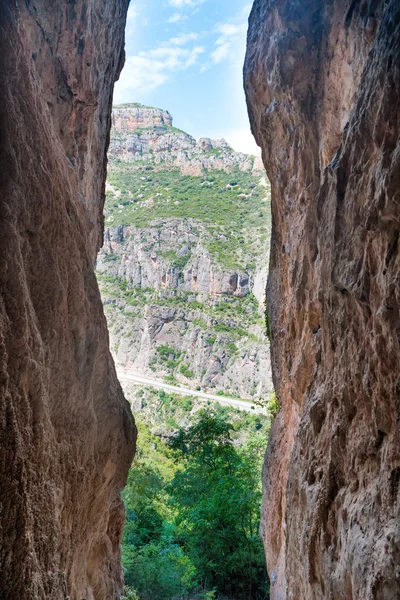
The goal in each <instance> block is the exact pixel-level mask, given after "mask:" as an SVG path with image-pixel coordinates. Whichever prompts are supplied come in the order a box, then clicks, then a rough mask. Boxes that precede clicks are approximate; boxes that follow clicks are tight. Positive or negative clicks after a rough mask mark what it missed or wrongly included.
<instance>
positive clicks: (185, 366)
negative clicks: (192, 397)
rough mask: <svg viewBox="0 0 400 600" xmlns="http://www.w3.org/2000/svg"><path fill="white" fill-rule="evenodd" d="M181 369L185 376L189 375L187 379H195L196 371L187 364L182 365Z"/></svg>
mask: <svg viewBox="0 0 400 600" xmlns="http://www.w3.org/2000/svg"><path fill="white" fill-rule="evenodd" d="M179 370H180V372H181V373H182V375H183V376H184V377H187V379H193V377H194V373H193V371H191V370H190V368H189V367H188V366H187V365H185V364H183V365H181V367H180V369H179Z"/></svg>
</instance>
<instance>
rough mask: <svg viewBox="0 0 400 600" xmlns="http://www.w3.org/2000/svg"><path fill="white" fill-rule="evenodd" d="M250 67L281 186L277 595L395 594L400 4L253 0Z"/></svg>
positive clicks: (275, 188)
mask: <svg viewBox="0 0 400 600" xmlns="http://www.w3.org/2000/svg"><path fill="white" fill-rule="evenodd" d="M244 77H245V90H246V95H247V102H248V108H249V115H250V120H251V125H252V130H253V133H254V135H255V137H256V139H257V142H258V144H259V145H260V146H261V148H262V154H263V160H264V164H265V167H266V169H267V173H268V176H269V179H270V181H271V186H272V212H273V236H272V245H271V259H270V276H269V282H268V289H267V304H268V313H269V318H270V325H271V335H272V363H273V364H272V366H273V376H274V383H275V386H276V390H277V395H278V399H279V401H280V404H281V410H280V412H279V414H278V417H277V418H276V420H275V423H274V425H273V430H272V434H271V440H270V443H269V447H268V450H267V453H266V460H265V467H264V475H263V480H264V481H263V484H264V493H263V508H262V535H263V539H264V543H265V548H266V554H267V563H268V569H269V573H270V577H271V582H272V583H271V589H272V595H271V598H272V600H283V599H291V600H314V599H315V600H317V599H318V600H319V599H322V598H326V599H327V598H329V599H339V598H340V599H346V600H350V599H358V600H372V599H375V600H394V599H395V598H400V546H399V516H400V515H399V481H400V439H399V438H400V436H399V431H400V430H399V416H400V352H399V340H400V320H399V299H400V285H399V281H400V280H399V267H400V252H399V245H398V240H399V232H400V143H399V119H400V110H399V108H400V102H399V101H400V4H399V2H398V1H397V0H388V1H386V2H384V1H380V0H369V1H366V0H364V1H361V0H359V1H357V0H352V1H350V0H335V2H332V1H325V2H324V1H322V0H304V1H302V2H297V1H294V0H256V1H255V3H254V6H253V9H252V13H251V16H250V24H249V32H248V47H247V55H246V62H245V69H244Z"/></svg>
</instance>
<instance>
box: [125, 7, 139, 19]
mask: <svg viewBox="0 0 400 600" xmlns="http://www.w3.org/2000/svg"><path fill="white" fill-rule="evenodd" d="M137 15H138V7H137V6H136V4H131V5H130V6H129V9H128V14H127V16H126V22H127V23H129V24H130V23H133V22H135V21H136V17H137Z"/></svg>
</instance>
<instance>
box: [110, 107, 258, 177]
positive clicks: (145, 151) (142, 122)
mask: <svg viewBox="0 0 400 600" xmlns="http://www.w3.org/2000/svg"><path fill="white" fill-rule="evenodd" d="M112 119H113V121H112V122H113V127H112V130H111V142H110V149H109V157H110V160H111V162H112V161H113V160H114V159H115V158H118V159H122V160H124V161H127V162H146V163H148V164H152V163H154V164H155V165H159V164H160V163H166V164H169V165H170V166H171V167H179V168H180V170H181V173H182V175H193V176H200V175H202V174H203V173H204V172H205V170H223V171H226V172H231V171H232V170H233V169H234V168H235V167H239V169H240V170H241V171H244V172H247V171H248V172H250V171H251V170H252V169H253V163H254V159H253V158H252V157H249V156H247V155H245V154H242V153H240V152H235V151H234V150H232V148H230V146H229V144H228V143H227V141H226V140H224V139H220V140H211V139H209V138H200V139H199V140H198V142H196V140H195V139H194V138H193V137H192V136H190V135H188V134H187V133H185V132H184V131H180V130H178V129H175V128H174V127H173V125H172V123H173V120H172V116H171V115H170V113H169V112H168V111H165V110H161V109H158V108H147V107H141V106H140V105H138V106H137V105H122V106H116V107H114V109H113V118H112Z"/></svg>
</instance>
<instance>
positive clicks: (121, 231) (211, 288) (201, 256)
mask: <svg viewBox="0 0 400 600" xmlns="http://www.w3.org/2000/svg"><path fill="white" fill-rule="evenodd" d="M209 238H210V235H209V233H208V231H207V229H206V227H204V226H203V225H202V224H201V223H199V222H197V221H195V220H193V221H192V220H190V219H158V220H155V221H153V223H152V226H151V227H148V228H143V227H141V228H138V227H130V226H124V225H120V226H119V227H107V228H106V230H105V236H104V239H105V242H104V250H103V252H102V253H101V254H99V257H98V263H97V271H98V272H99V273H105V274H107V275H109V276H112V277H120V278H122V279H125V280H126V281H127V282H129V285H130V286H132V287H140V288H153V289H154V290H162V289H173V290H178V289H179V290H181V291H184V292H192V293H193V294H206V295H215V296H217V295H224V294H228V295H232V296H237V297H239V298H242V297H243V296H246V295H247V294H249V293H250V291H251V290H252V289H253V285H254V284H253V279H254V274H253V273H252V272H245V271H241V270H240V269H233V268H232V269H229V268H227V267H225V268H224V267H223V266H222V265H219V264H218V263H217V261H216V260H215V259H213V257H212V256H211V255H210V252H209V250H208V249H207V242H209ZM170 253H172V254H174V255H175V256H174V258H175V261H174V260H171V258H170Z"/></svg>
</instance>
